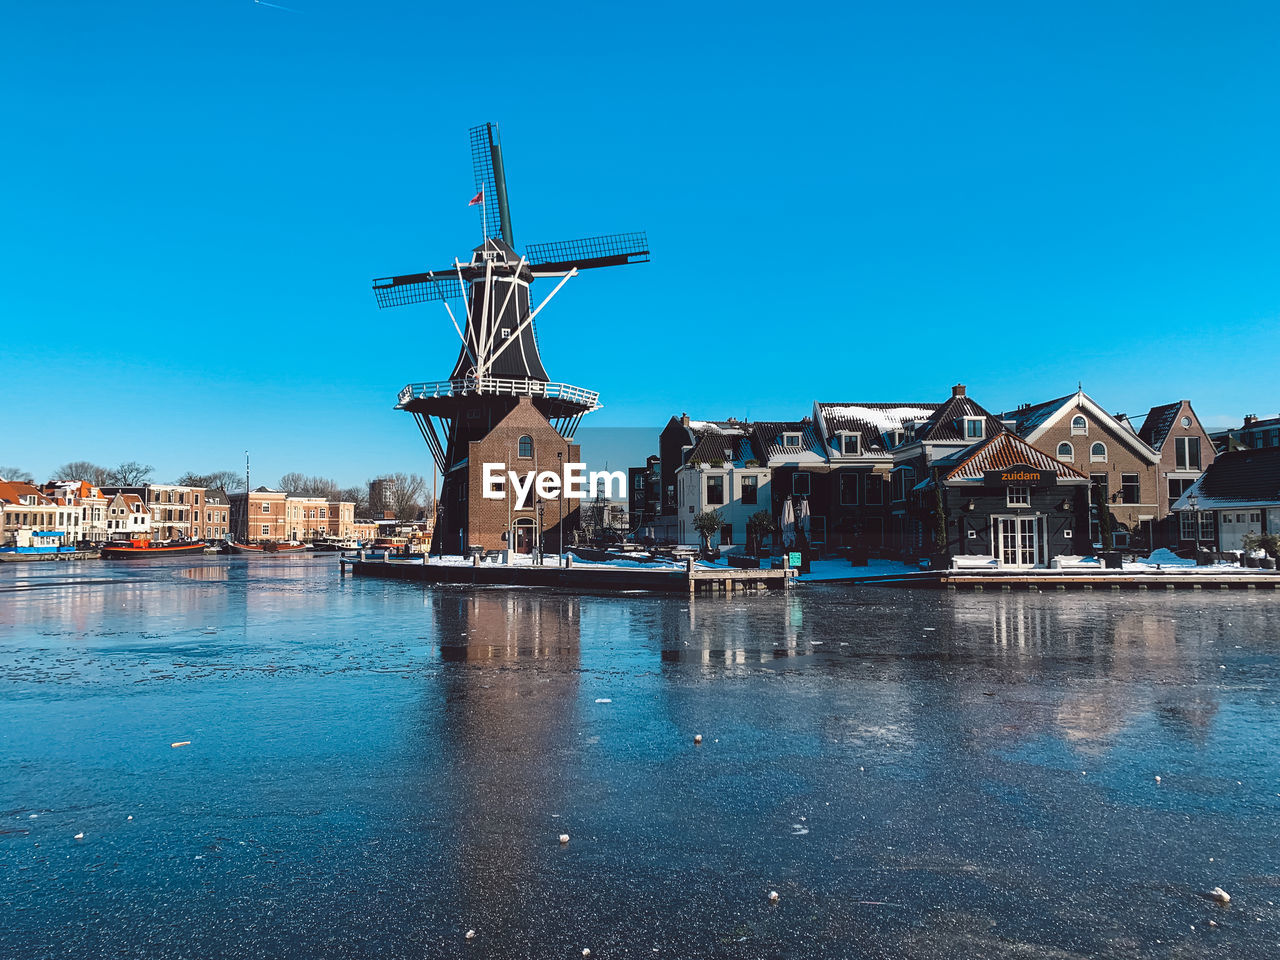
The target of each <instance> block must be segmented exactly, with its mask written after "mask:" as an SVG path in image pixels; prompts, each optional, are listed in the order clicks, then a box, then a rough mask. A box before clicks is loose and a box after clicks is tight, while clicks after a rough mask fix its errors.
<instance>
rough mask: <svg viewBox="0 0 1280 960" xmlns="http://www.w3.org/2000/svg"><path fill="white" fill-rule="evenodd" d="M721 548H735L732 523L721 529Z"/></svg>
mask: <svg viewBox="0 0 1280 960" xmlns="http://www.w3.org/2000/svg"><path fill="white" fill-rule="evenodd" d="M720 546H722V547H731V546H733V524H732V523H726V524H725V525H724V526H723V527H721V528H720Z"/></svg>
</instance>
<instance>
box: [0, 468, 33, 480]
mask: <svg viewBox="0 0 1280 960" xmlns="http://www.w3.org/2000/svg"><path fill="white" fill-rule="evenodd" d="M0 477H3V478H4V479H6V480H11V481H13V482H14V483H35V482H36V478H35V477H33V476H32V475H31V474H30V473H29V472H28V471H26V470H23V469H22V468H21V467H0Z"/></svg>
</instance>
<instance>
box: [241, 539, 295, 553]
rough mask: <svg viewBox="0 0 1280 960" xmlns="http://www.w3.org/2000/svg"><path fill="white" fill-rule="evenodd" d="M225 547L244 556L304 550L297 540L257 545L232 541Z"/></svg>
mask: <svg viewBox="0 0 1280 960" xmlns="http://www.w3.org/2000/svg"><path fill="white" fill-rule="evenodd" d="M227 546H228V547H229V548H230V550H231V552H232V553H246V554H251V555H252V554H262V553H298V552H300V551H303V550H306V549H308V548H307V545H306V544H305V543H299V542H298V541H297V540H283V541H280V540H260V541H259V542H257V543H236V542H235V541H234V540H228V541H227Z"/></svg>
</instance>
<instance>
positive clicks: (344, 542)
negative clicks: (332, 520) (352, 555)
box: [311, 537, 360, 553]
mask: <svg viewBox="0 0 1280 960" xmlns="http://www.w3.org/2000/svg"><path fill="white" fill-rule="evenodd" d="M311 549H312V550H320V551H323V552H327V553H344V552H346V551H355V550H359V549H360V541H359V540H356V539H355V538H353V537H347V538H345V539H339V538H338V537H317V538H316V539H315V540H312V541H311Z"/></svg>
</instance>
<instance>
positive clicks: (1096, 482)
mask: <svg viewBox="0 0 1280 960" xmlns="http://www.w3.org/2000/svg"><path fill="white" fill-rule="evenodd" d="M1003 416H1004V418H1005V419H1006V420H1008V421H1010V422H1011V424H1012V426H1013V429H1014V430H1015V431H1016V432H1017V434H1018V435H1019V436H1020V437H1022V438H1023V439H1024V440H1026V441H1028V442H1029V443H1032V444H1034V445H1035V446H1037V447H1039V448H1040V449H1041V450H1047V451H1049V452H1050V453H1051V454H1052V455H1053V456H1054V457H1055V459H1057V460H1060V461H1062V462H1063V463H1065V464H1068V465H1070V466H1072V467H1074V468H1075V469H1076V470H1078V471H1080V472H1081V473H1084V474H1086V475H1087V476H1088V477H1089V480H1090V485H1091V492H1090V498H1091V501H1092V502H1093V503H1094V507H1093V508H1092V517H1093V519H1092V520H1091V522H1090V528H1089V543H1091V544H1100V543H1101V536H1102V523H1101V520H1100V518H1099V507H1098V504H1106V509H1107V510H1108V511H1109V512H1110V514H1111V518H1112V529H1113V534H1114V540H1115V546H1117V547H1128V546H1134V547H1143V548H1150V547H1152V546H1154V545H1155V544H1157V543H1159V542H1160V531H1159V529H1158V521H1159V520H1160V517H1161V514H1160V505H1161V500H1162V498H1161V489H1160V483H1161V471H1160V462H1161V455H1160V454H1159V453H1158V452H1157V451H1155V450H1153V449H1152V448H1151V447H1150V446H1149V445H1148V444H1147V443H1146V442H1144V441H1143V440H1142V438H1141V437H1140V436H1139V435H1138V433H1137V432H1136V431H1135V430H1134V429H1133V428H1132V427H1131V426H1130V425H1129V424H1128V423H1127V421H1122V420H1121V419H1120V418H1118V417H1116V416H1114V415H1112V414H1110V413H1108V412H1107V411H1106V410H1105V409H1103V408H1102V406H1100V405H1099V404H1098V403H1097V401H1095V400H1094V399H1093V398H1092V397H1090V396H1089V395H1088V394H1086V393H1085V392H1084V391H1083V390H1078V391H1077V392H1076V393H1074V394H1068V395H1067V396H1065V397H1059V398H1057V399H1056V400H1049V401H1047V402H1045V403H1039V404H1035V405H1031V404H1027V405H1024V406H1021V407H1018V408H1017V409H1016V410H1014V411H1012V412H1010V413H1006V414H1004V415H1003ZM1166 502H1167V497H1166Z"/></svg>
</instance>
